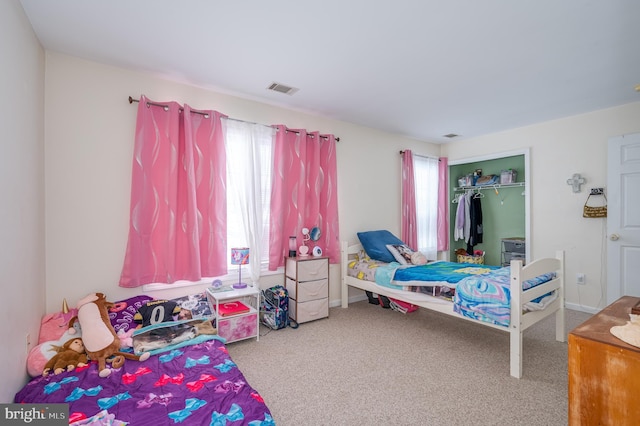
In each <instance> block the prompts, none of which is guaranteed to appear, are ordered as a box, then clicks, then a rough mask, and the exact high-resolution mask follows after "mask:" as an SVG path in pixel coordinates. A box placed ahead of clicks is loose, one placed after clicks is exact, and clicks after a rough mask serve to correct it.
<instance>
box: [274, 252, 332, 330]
mask: <svg viewBox="0 0 640 426" xmlns="http://www.w3.org/2000/svg"><path fill="white" fill-rule="evenodd" d="M284 264H285V287H286V289H287V291H288V292H289V317H290V318H292V319H293V320H295V321H297V322H298V323H299V324H300V323H303V322H308V321H313V320H317V319H320V318H326V317H328V316H329V258H328V257H315V256H308V257H286V258H285V262H284Z"/></svg>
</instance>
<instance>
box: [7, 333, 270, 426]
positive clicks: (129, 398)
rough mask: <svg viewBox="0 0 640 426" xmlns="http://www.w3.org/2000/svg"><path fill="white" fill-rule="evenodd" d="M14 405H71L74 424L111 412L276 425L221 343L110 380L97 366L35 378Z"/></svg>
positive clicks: (139, 421) (160, 419)
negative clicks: (100, 372) (104, 412)
mask: <svg viewBox="0 0 640 426" xmlns="http://www.w3.org/2000/svg"><path fill="white" fill-rule="evenodd" d="M15 402H16V403H68V404H69V415H70V418H71V419H70V420H71V421H72V420H74V419H82V418H89V417H92V416H93V415H95V414H97V413H99V412H101V411H104V410H106V411H108V412H109V413H111V414H113V415H114V416H115V419H117V420H120V421H123V422H127V423H129V424H130V425H135V426H138V425H153V426H160V425H173V424H176V423H183V424H188V425H217V424H226V425H240V424H243V425H245V424H251V425H273V424H275V423H274V421H273V419H272V418H271V413H270V411H269V409H268V408H267V406H266V404H265V403H264V401H263V400H262V397H261V396H260V394H259V393H258V392H257V391H256V390H255V389H253V388H252V387H251V386H249V384H248V383H247V381H246V380H245V378H244V375H243V374H242V372H241V371H240V370H239V369H238V366H237V365H236V364H235V363H234V362H233V361H232V360H231V358H230V356H229V354H228V353H227V348H226V347H225V345H224V344H223V343H222V342H221V341H219V340H208V341H206V342H204V343H200V344H197V345H192V346H186V347H182V348H179V349H174V350H171V351H168V352H165V353H160V354H157V355H153V356H151V357H150V358H149V359H148V360H146V361H144V362H136V361H131V360H126V361H125V364H124V366H123V367H121V368H119V369H114V370H113V371H112V373H111V375H110V376H108V377H106V378H101V377H99V376H98V371H97V364H96V363H95V362H94V363H91V364H90V365H89V366H88V367H84V368H78V369H77V370H74V371H72V372H65V373H62V374H58V375H51V376H49V377H37V378H35V379H33V380H32V381H31V382H29V383H27V385H26V386H25V387H24V388H23V389H22V390H20V392H18V393H17V394H16V396H15Z"/></svg>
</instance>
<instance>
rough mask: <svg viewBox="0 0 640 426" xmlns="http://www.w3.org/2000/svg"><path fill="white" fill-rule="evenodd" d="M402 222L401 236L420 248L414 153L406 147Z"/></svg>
mask: <svg viewBox="0 0 640 426" xmlns="http://www.w3.org/2000/svg"><path fill="white" fill-rule="evenodd" d="M401 197H402V200H401V205H402V224H401V229H400V232H401V237H400V239H401V240H402V241H404V243H405V244H406V245H408V246H409V247H411V248H412V249H413V250H418V221H417V218H416V187H415V182H414V174H413V154H412V153H411V150H409V149H405V150H404V152H403V153H402V194H401Z"/></svg>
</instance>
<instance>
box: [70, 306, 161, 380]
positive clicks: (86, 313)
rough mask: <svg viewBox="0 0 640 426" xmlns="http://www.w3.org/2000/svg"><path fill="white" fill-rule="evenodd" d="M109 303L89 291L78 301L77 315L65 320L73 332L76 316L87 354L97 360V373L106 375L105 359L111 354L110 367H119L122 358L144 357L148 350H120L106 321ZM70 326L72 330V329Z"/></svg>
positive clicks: (113, 332) (114, 335) (116, 339)
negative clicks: (135, 351) (136, 351)
mask: <svg viewBox="0 0 640 426" xmlns="http://www.w3.org/2000/svg"><path fill="white" fill-rule="evenodd" d="M112 306H113V303H112V302H107V300H106V297H105V295H104V294H102V293H94V294H90V295H88V296H87V297H85V298H84V299H81V300H80V301H79V302H78V305H77V308H78V316H77V317H74V318H72V319H71V321H69V333H70V334H73V333H74V332H75V329H74V328H73V324H74V323H75V322H76V320H77V321H78V322H79V323H80V329H81V330H82V340H83V342H84V347H85V350H86V352H87V354H88V355H89V359H91V360H97V361H98V371H99V375H100V377H107V376H108V375H109V374H111V369H109V368H107V366H106V363H107V359H108V358H110V357H112V356H115V357H114V358H113V359H112V360H111V361H110V362H111V366H112V367H113V368H119V367H121V366H122V365H123V364H124V359H125V358H127V359H132V360H136V361H145V360H146V359H147V358H149V353H148V352H147V353H143V354H142V355H134V354H131V353H126V352H120V339H119V338H118V335H117V334H116V332H115V331H114V329H113V326H112V325H111V322H110V321H109V313H108V309H109V308H110V307H112ZM72 330H73V331H72Z"/></svg>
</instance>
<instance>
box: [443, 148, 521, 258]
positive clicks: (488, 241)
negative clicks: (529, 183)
mask: <svg viewBox="0 0 640 426" xmlns="http://www.w3.org/2000/svg"><path fill="white" fill-rule="evenodd" d="M476 169H482V174H483V175H484V176H486V175H492V174H493V175H498V176H499V175H500V172H501V171H502V170H508V169H512V170H515V171H516V172H517V177H516V182H524V155H516V156H512V157H504V158H499V159H494V160H485V161H478V162H474V163H465V164H456V165H453V166H449V203H450V205H449V211H450V217H449V220H450V224H451V225H450V235H449V237H450V241H451V244H450V245H449V246H450V256H451V260H452V261H453V262H455V261H457V258H456V255H455V251H456V250H457V249H459V248H463V249H466V248H467V244H466V243H465V242H464V240H458V241H455V240H454V239H453V235H454V229H455V223H456V222H455V221H456V210H457V208H458V204H454V203H451V200H453V199H454V197H455V195H456V194H460V193H461V192H460V191H455V188H457V187H458V178H459V177H462V176H464V175H467V174H469V173H471V174H472V173H473V172H474V170H476ZM524 190H525V188H524V186H516V187H501V188H498V194H497V195H496V193H495V192H494V189H493V187H489V188H485V189H484V190H482V191H481V192H482V194H484V197H483V198H482V225H483V239H482V243H481V244H478V245H476V246H475V247H474V249H475V250H484V251H485V264H487V265H500V264H501V263H502V260H501V252H502V247H501V242H502V238H512V237H522V238H524V236H525V222H526V221H525V197H524V196H523V195H522V193H523V191H524Z"/></svg>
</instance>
